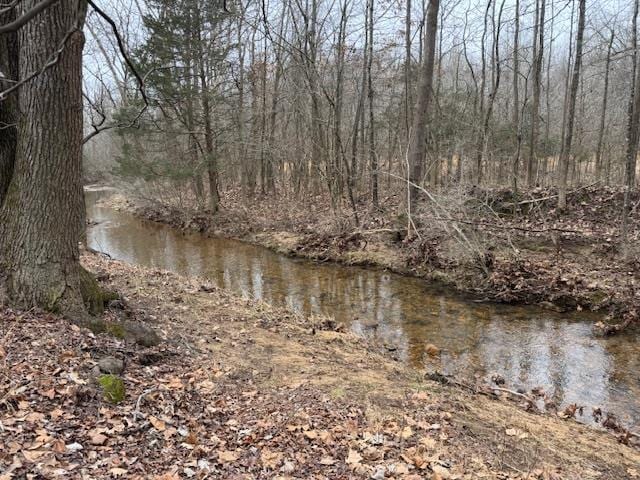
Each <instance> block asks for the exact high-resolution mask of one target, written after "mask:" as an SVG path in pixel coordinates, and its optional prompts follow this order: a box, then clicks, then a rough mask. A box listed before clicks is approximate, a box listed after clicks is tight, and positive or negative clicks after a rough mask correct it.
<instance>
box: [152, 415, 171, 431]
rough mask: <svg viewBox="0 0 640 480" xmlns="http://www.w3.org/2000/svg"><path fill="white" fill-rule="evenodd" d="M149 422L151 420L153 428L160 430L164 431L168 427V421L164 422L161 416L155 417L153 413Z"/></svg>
mask: <svg viewBox="0 0 640 480" xmlns="http://www.w3.org/2000/svg"><path fill="white" fill-rule="evenodd" d="M149 422H151V425H153V428H155V429H156V430H157V431H159V432H164V431H165V429H166V428H167V424H166V423H164V422H163V421H162V420H160V419H159V418H156V417H154V416H153V415H149Z"/></svg>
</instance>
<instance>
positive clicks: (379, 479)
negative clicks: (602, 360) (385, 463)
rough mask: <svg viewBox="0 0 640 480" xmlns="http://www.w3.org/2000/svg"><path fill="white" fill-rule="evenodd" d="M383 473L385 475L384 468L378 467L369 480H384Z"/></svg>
mask: <svg viewBox="0 0 640 480" xmlns="http://www.w3.org/2000/svg"><path fill="white" fill-rule="evenodd" d="M384 473H385V468H384V467H378V468H376V471H375V472H374V473H373V474H372V475H371V477H370V478H371V480H384V478H385V477H384Z"/></svg>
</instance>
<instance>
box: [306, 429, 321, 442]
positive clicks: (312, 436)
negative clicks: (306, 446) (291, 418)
mask: <svg viewBox="0 0 640 480" xmlns="http://www.w3.org/2000/svg"><path fill="white" fill-rule="evenodd" d="M304 436H305V437H307V438H308V439H309V440H315V439H316V438H318V432H316V431H315V430H307V431H306V432H304Z"/></svg>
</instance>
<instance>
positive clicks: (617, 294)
mask: <svg viewBox="0 0 640 480" xmlns="http://www.w3.org/2000/svg"><path fill="white" fill-rule="evenodd" d="M113 192H114V193H113V195H111V196H110V197H107V198H104V199H101V200H100V203H101V204H102V205H104V206H108V207H110V208H114V209H116V210H119V211H124V212H126V213H129V214H131V215H134V216H136V217H137V218H140V219H143V220H147V221H151V222H156V223H160V224H163V225H168V226H170V227H173V228H176V229H179V230H182V231H191V232H196V233H202V234H204V235H206V236H210V237H211V236H215V237H220V238H226V239H231V240H237V241H241V242H245V243H249V244H252V245H256V246H260V247H264V248H267V249H269V250H272V251H274V252H276V253H279V254H282V255H286V256H288V257H292V258H301V259H307V260H311V261H315V262H332V263H337V264H340V265H345V266H359V267H365V268H372V269H379V270H386V271H390V272H393V273H396V274H399V275H403V276H408V277H413V278H418V279H420V280H423V281H424V282H425V285H426V286H427V287H428V288H430V289H433V290H434V291H437V292H443V293H445V292H446V294H447V295H451V296H454V297H457V298H461V299H463V300H468V301H473V302H481V303H489V304H491V303H493V304H505V305H514V306H518V305H521V306H535V307H539V308H542V309H546V310H551V311H554V312H558V313H566V312H574V313H575V312H593V313H592V315H591V316H592V317H593V318H594V320H595V321H594V323H595V325H596V328H597V329H598V331H599V332H601V333H605V334H610V333H614V332H615V331H617V329H616V326H617V325H618V324H623V323H624V322H625V320H626V318H627V313H628V312H631V316H633V315H634V312H635V311H634V305H633V304H631V303H632V301H633V299H632V300H631V301H630V299H629V298H628V296H627V295H626V292H625V291H623V290H624V289H623V288H622V287H620V286H619V285H617V284H616V283H613V284H610V285H604V286H602V285H598V286H597V287H593V286H592V284H590V282H589V279H584V278H580V277H581V276H583V275H584V272H582V271H581V270H580V269H576V271H574V272H564V273H568V274H569V275H568V276H569V277H571V278H570V279H569V280H567V279H566V278H564V276H563V277H562V278H557V279H556V278H554V279H553V280H551V281H549V279H548V278H545V276H542V275H541V278H540V279H539V281H536V282H535V285H528V284H527V280H529V279H531V278H533V277H535V276H536V274H537V273H538V272H536V269H535V266H536V265H535V264H536V261H538V260H539V259H540V257H539V256H538V255H535V256H533V255H532V256H531V257H525V258H524V260H515V261H512V260H510V259H504V260H503V265H502V271H500V272H499V275H496V277H499V278H498V281H499V282H500V285H499V287H500V288H501V291H500V292H499V294H496V293H495V292H494V291H493V290H492V289H494V288H495V287H496V285H495V283H496V281H494V279H493V278H486V276H484V275H482V273H481V272H480V271H479V270H478V269H477V268H473V267H469V266H468V265H459V266H455V267H447V266H443V267H442V268H433V267H428V268H424V267H423V266H416V265H410V263H411V259H410V258H408V255H407V252H406V251H404V250H403V248H399V247H397V246H396V245H395V244H394V242H389V241H386V240H384V239H377V240H375V241H362V239H361V237H359V236H358V235H357V234H355V233H353V234H346V235H335V236H333V237H332V236H328V238H327V236H323V238H319V237H318V236H314V235H310V234H304V233H296V232H292V231H288V230H274V231H253V230H252V228H250V227H249V228H237V226H231V227H230V226H229V223H230V222H229V221H228V220H227V219H225V222H224V225H222V226H220V225H217V224H216V220H215V219H213V218H211V217H210V216H208V215H207V214H206V213H202V212H195V211H193V212H191V211H178V210H177V209H176V208H173V207H171V206H170V205H167V204H160V203H157V202H151V201H148V200H143V199H141V198H137V197H135V196H129V195H127V196H125V195H124V194H122V192H120V191H118V190H115V189H114V190H113ZM231 223H232V222H231ZM544 273H545V274H546V273H547V272H544ZM510 274H511V275H513V276H514V277H515V281H514V282H513V284H509V285H505V283H507V282H505V281H503V278H502V277H506V276H509V275H510ZM558 277H559V274H558ZM587 284H589V285H587ZM541 285H542V286H541ZM540 290H544V291H543V292H541V291H540ZM634 318H635V317H634Z"/></svg>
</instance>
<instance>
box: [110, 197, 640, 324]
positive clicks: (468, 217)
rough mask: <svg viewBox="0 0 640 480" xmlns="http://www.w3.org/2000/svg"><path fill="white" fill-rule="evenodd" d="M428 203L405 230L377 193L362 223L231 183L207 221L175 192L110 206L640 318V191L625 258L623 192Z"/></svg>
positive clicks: (516, 298) (504, 295)
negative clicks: (563, 200) (247, 193)
mask: <svg viewBox="0 0 640 480" xmlns="http://www.w3.org/2000/svg"><path fill="white" fill-rule="evenodd" d="M435 198H436V201H435V202H433V201H429V200H427V199H424V200H423V201H422V202H421V204H420V207H419V208H418V209H417V211H416V212H415V213H414V215H413V222H414V224H415V227H416V228H415V230H412V234H411V235H407V230H408V229H407V225H408V221H407V220H408V219H407V216H406V214H402V213H400V214H398V212H402V208H400V207H399V204H400V199H399V196H398V195H396V196H391V197H388V198H384V199H382V200H381V202H380V204H381V205H382V206H383V208H382V209H372V208H366V206H365V203H364V202H363V203H362V205H360V207H359V222H360V224H359V226H358V227H355V226H354V221H353V215H352V214H351V210H348V209H346V210H345V209H343V210H342V211H335V210H332V209H331V207H330V206H329V203H328V201H327V200H326V198H324V197H323V196H318V197H308V198H304V199H287V198H284V199H282V198H280V199H274V198H273V197H270V196H256V197H254V198H251V199H249V200H247V199H246V198H245V197H243V196H242V195H241V194H240V192H239V191H237V190H234V191H228V192H225V193H224V194H223V198H222V210H221V211H220V212H219V213H218V214H216V215H215V216H213V215H211V214H210V213H209V212H207V210H206V209H204V210H203V209H196V208H193V203H190V202H188V201H186V202H185V201H184V200H177V199H166V200H165V201H163V202H158V201H150V200H148V199H146V200H145V199H142V198H141V197H139V196H134V195H128V194H127V195H126V196H123V195H115V196H114V197H112V198H111V199H110V200H107V203H109V204H110V205H111V206H113V207H115V208H118V209H123V210H127V211H129V212H132V213H134V214H136V215H138V216H140V217H143V218H146V219H148V220H153V221H157V222H162V223H166V224H169V225H172V226H174V227H177V228H183V229H190V230H196V231H201V232H205V233H207V234H210V235H220V236H225V237H232V238H237V239H240V240H244V241H249V242H252V243H256V244H260V245H263V246H266V247H269V248H271V249H274V250H277V251H279V252H281V253H284V254H287V255H294V256H302V257H307V258H312V259H315V260H319V261H335V262H340V263H345V264H353V265H365V266H375V267H382V268H386V269H389V270H392V271H395V272H398V273H402V274H409V275H415V276H418V277H422V278H425V279H427V280H429V281H430V282H434V283H438V284H441V285H444V286H447V287H450V288H453V289H455V290H456V291H458V292H460V293H466V294H470V295H473V296H474V297H475V298H476V299H480V300H486V301H493V302H500V303H522V304H538V305H542V306H545V307H548V308H552V309H556V310H560V311H570V310H593V311H601V312H604V313H605V314H608V315H609V320H610V323H607V324H606V325H605V324H601V325H600V327H601V328H602V329H603V330H604V331H605V333H611V332H612V331H615V329H616V328H615V327H611V325H626V324H628V323H632V322H633V321H635V320H636V319H637V317H638V313H639V312H640V289H638V288H637V286H638V282H639V281H640V268H639V267H640V264H639V262H640V255H638V254H639V253H640V242H639V237H640V212H638V206H639V205H640V193H639V192H638V191H635V192H633V193H632V195H631V207H632V209H631V212H632V213H631V216H630V223H629V235H628V242H627V243H628V245H630V247H629V248H628V249H627V253H626V255H624V254H623V252H622V248H621V233H620V218H621V211H622V201H623V192H622V190H621V189H617V188H612V187H601V186H594V185H592V186H587V187H583V188H579V189H576V190H574V191H572V192H570V193H569V195H568V205H567V209H566V211H565V212H563V213H559V212H558V211H557V210H556V208H555V207H556V201H557V199H556V196H555V192H554V191H553V190H550V189H541V188H537V189H534V190H530V191H526V192H520V193H519V194H518V196H514V195H513V193H512V192H511V191H510V190H508V189H493V190H492V189H485V190H480V189H477V188H473V187H470V188H468V189H463V190H460V191H456V192H453V193H449V194H447V195H443V196H436V197H435ZM247 205H250V207H248V206H247ZM416 232H417V233H416ZM610 324H611V325H610Z"/></svg>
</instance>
